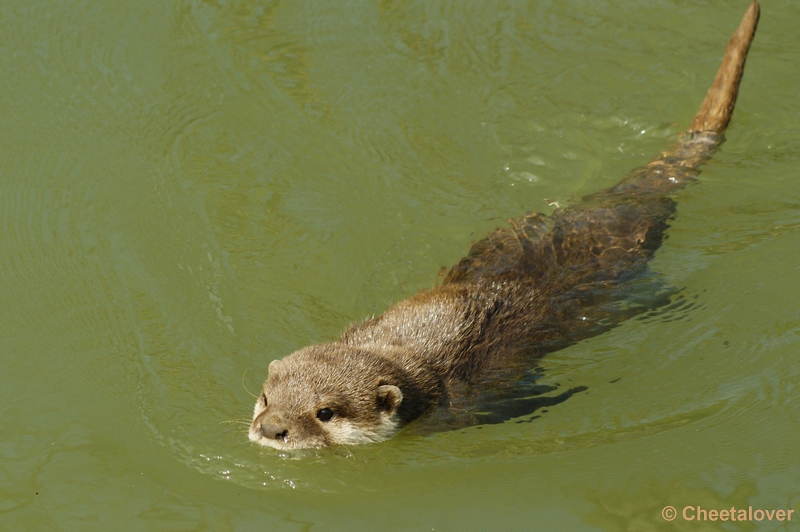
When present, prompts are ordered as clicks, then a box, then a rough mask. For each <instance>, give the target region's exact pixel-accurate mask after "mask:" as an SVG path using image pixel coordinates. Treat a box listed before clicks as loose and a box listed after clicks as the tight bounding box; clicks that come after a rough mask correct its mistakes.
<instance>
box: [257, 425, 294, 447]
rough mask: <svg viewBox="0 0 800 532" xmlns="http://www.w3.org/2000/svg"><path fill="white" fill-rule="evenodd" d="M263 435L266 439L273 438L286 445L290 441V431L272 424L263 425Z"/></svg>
mask: <svg viewBox="0 0 800 532" xmlns="http://www.w3.org/2000/svg"><path fill="white" fill-rule="evenodd" d="M261 435H262V436H263V437H265V438H273V439H275V440H280V441H282V442H283V443H286V440H288V439H289V430H288V429H284V428H282V427H279V426H278V425H273V424H272V423H262V424H261Z"/></svg>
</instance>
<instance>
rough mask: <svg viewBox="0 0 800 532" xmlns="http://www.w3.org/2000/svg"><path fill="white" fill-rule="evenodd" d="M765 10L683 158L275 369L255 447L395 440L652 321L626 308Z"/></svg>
mask: <svg viewBox="0 0 800 532" xmlns="http://www.w3.org/2000/svg"><path fill="white" fill-rule="evenodd" d="M758 16H759V7H758V4H757V3H756V2H755V1H754V2H753V3H752V4H751V6H750V7H749V9H748V11H747V13H746V14H745V16H744V19H743V20H742V23H741V24H740V26H739V28H738V29H737V30H736V32H735V33H734V34H733V36H732V37H731V40H730V42H729V43H728V48H727V50H726V53H725V58H724V59H723V63H722V66H721V67H720V69H719V72H718V73H717V77H716V79H715V81H714V83H713V85H712V86H711V88H710V89H709V91H708V94H707V95H706V99H705V101H704V102H703V105H702V106H701V108H700V111H699V112H698V114H697V116H696V117H695V120H694V121H693V123H692V125H691V126H690V128H689V130H688V131H687V133H685V134H684V136H683V137H682V139H681V142H680V144H679V145H678V146H677V147H676V148H675V149H674V150H672V151H671V152H668V153H665V154H662V155H661V156H660V157H658V158H656V159H655V160H653V161H652V162H651V163H650V164H648V165H647V166H645V167H643V168H641V169H638V170H636V171H634V172H633V173H632V174H631V176H629V177H628V178H626V179H625V180H623V181H622V182H621V183H619V184H618V185H616V186H614V187H612V188H610V189H608V190H604V191H601V192H598V193H596V194H593V195H591V196H587V197H585V198H584V199H583V201H582V202H581V203H579V204H577V205H575V206H573V207H569V208H566V209H559V210H557V211H555V212H554V213H553V214H552V215H551V216H545V215H542V214H528V215H525V216H523V217H522V218H519V219H516V220H512V221H511V222H510V225H509V227H505V228H501V229H498V230H496V231H494V232H493V233H491V234H490V235H489V236H488V237H487V238H486V239H484V240H482V241H480V242H478V243H477V244H475V245H474V246H473V247H472V249H471V250H470V252H469V254H468V255H467V256H466V257H465V258H463V259H462V260H461V261H460V262H459V263H458V264H456V265H455V266H454V267H453V268H452V269H451V270H450V271H449V272H448V274H447V276H446V277H445V279H444V281H443V283H442V285H441V286H438V287H436V288H434V289H432V290H426V291H422V292H420V293H418V294H417V295H415V296H413V297H411V298H410V299H407V300H405V301H402V302H400V303H398V304H396V305H394V306H393V307H391V308H390V309H389V310H387V311H386V312H385V313H384V314H383V315H381V316H378V317H375V318H370V319H368V320H366V321H364V322H362V323H360V324H357V325H354V326H352V327H350V328H349V329H347V330H346V331H345V332H344V333H343V334H342V335H341V337H340V339H339V340H338V341H337V342H333V343H328V344H322V345H315V346H310V347H307V348H304V349H301V350H299V351H297V352H295V353H293V354H292V355H290V356H288V357H286V358H284V359H282V360H276V361H273V362H272V363H271V364H270V366H269V377H268V379H267V381H266V382H265V383H264V387H263V391H262V394H261V396H260V397H259V399H258V401H257V402H256V405H255V409H254V413H253V422H252V424H251V426H250V432H249V437H250V439H251V440H252V441H254V442H256V443H259V444H261V445H265V446H269V447H274V448H277V449H294V448H314V447H325V446H328V445H336V444H343V445H347V444H360V443H367V442H376V441H381V440H385V439H387V438H389V437H391V436H392V435H393V434H395V433H396V432H397V431H398V430H399V429H401V428H402V427H404V426H406V425H407V424H409V423H411V422H412V421H414V420H416V419H418V418H420V417H421V416H423V415H424V414H426V413H427V412H429V411H430V410H432V409H433V408H434V407H436V406H447V405H452V404H453V403H455V402H459V401H461V400H463V397H464V394H465V390H466V389H469V388H470V387H472V386H475V385H479V384H480V383H491V385H492V386H494V387H495V389H502V387H503V384H502V383H505V386H506V387H507V391H508V392H509V393H510V394H513V391H514V383H515V382H516V380H518V379H520V378H521V377H522V376H523V375H524V374H525V372H526V370H528V369H529V368H530V366H531V364H532V362H533V361H535V360H536V359H537V358H538V357H540V356H542V355H544V354H545V353H547V352H551V351H554V350H556V349H561V348H563V347H566V346H568V345H570V344H572V343H575V342H577V341H579V340H581V339H583V338H586V337H589V336H593V335H596V334H598V333H600V332H602V331H604V330H607V329H608V328H610V327H613V326H614V325H615V324H617V323H619V322H620V321H622V320H624V319H626V318H628V317H630V316H631V315H633V314H635V313H638V312H640V311H641V310H645V309H646V308H644V309H642V308H638V309H637V308H636V307H632V308H631V307H627V308H624V309H623V308H621V305H619V303H620V302H621V301H623V300H624V299H625V297H626V296H627V295H629V294H630V281H631V280H634V279H636V278H641V277H642V275H643V274H644V273H645V272H646V265H647V261H648V260H649V259H650V258H651V257H652V256H653V254H654V252H655V251H656V249H658V247H659V246H660V245H661V242H662V239H663V234H664V231H665V229H666V228H667V223H668V220H669V218H670V217H671V216H672V215H673V213H674V211H675V202H674V201H673V199H672V198H671V197H670V193H672V192H673V191H675V190H677V189H680V188H682V187H684V186H685V185H686V184H687V183H690V182H692V181H694V180H695V178H696V176H697V174H698V173H699V167H700V166H701V165H702V164H703V163H704V162H705V161H707V160H708V159H709V158H710V156H711V155H712V154H713V152H714V151H715V150H716V148H717V147H718V146H719V145H720V144H721V142H722V132H723V131H724V130H725V128H726V126H727V124H728V121H729V120H730V117H731V114H732V112H733V106H734V103H735V100H736V95H737V92H738V87H739V82H740V80H741V76H742V72H743V68H744V62H745V57H746V54H747V50H748V48H749V45H750V42H751V41H752V38H753V36H754V33H755V28H756V24H757V22H758Z"/></svg>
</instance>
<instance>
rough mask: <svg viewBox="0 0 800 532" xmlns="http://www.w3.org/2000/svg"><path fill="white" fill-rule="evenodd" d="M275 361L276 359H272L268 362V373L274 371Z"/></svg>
mask: <svg viewBox="0 0 800 532" xmlns="http://www.w3.org/2000/svg"><path fill="white" fill-rule="evenodd" d="M276 362H277V360H273V361H272V362H270V363H269V367H268V368H267V371H268V372H269V373H273V372H274V370H275V363H276Z"/></svg>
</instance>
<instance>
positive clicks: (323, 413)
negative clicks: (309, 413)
mask: <svg viewBox="0 0 800 532" xmlns="http://www.w3.org/2000/svg"><path fill="white" fill-rule="evenodd" d="M332 417H333V410H331V409H330V408H323V409H322V410H320V411H319V412H317V419H319V420H320V421H330V420H331V418H332Z"/></svg>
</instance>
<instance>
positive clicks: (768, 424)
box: [0, 0, 800, 531]
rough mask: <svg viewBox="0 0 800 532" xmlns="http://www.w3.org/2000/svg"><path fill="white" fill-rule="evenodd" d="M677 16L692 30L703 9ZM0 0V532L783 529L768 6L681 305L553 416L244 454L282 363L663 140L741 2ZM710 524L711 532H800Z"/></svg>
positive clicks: (781, 183) (788, 431) (786, 5)
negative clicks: (703, 512)
mask: <svg viewBox="0 0 800 532" xmlns="http://www.w3.org/2000/svg"><path fill="white" fill-rule="evenodd" d="M698 4H700V3H698ZM701 4H702V5H694V3H688V2H683V1H679V0H672V1H666V0H665V1H659V2H644V1H641V2H625V3H621V4H619V5H616V4H613V3H607V2H589V1H583V2H578V1H562V2H548V1H541V2H536V1H530V2H488V1H487V2H460V3H453V2H428V1H420V2H393V1H389V0H386V1H378V2H372V3H356V2H347V3H345V2H307V3H303V2H272V3H267V2H264V3H261V4H257V5H256V4H249V3H246V2H231V1H227V0H220V1H216V2H211V1H208V2H199V1H197V2H192V1H184V2H177V1H176V2H127V3H109V2H77V1H70V2H59V3H56V2H4V3H3V5H2V7H0V412H1V413H2V430H0V529H2V530H37V531H38V530H148V531H150V530H169V531H174V530H214V531H225V530H237V531H239V530H242V531H244V530H322V531H324V530H459V531H462V530H597V529H601V530H658V529H664V530H674V529H676V528H677V529H686V530H707V529H722V524H721V523H720V522H716V523H711V522H704V523H698V522H686V521H683V520H682V518H681V517H678V519H677V520H676V521H674V522H672V523H669V522H666V521H664V519H663V518H662V517H661V510H662V508H663V507H664V506H667V505H672V506H675V507H676V508H678V509H679V511H680V510H681V509H682V508H683V507H684V506H686V505H692V506H702V507H703V508H707V509H724V508H730V507H732V506H733V507H736V508H737V509H738V508H747V507H748V506H753V508H755V509H757V508H761V509H765V510H776V509H795V510H796V511H800V461H799V460H798V452H799V450H800V437H799V436H798V435H799V434H800V365H798V364H797V359H798V357H800V304H798V301H799V300H800V283H798V278H799V276H800V266H798V263H800V175H798V170H797V169H798V157H799V156H800V147H799V146H798V142H797V140H798V138H800V98H798V97H799V96H800V93H798V88H797V87H798V86H800V66H798V57H800V38H798V37H797V35H798V34H797V21H798V20H800V8H798V4H797V3H792V2H788V1H786V2H783V1H778V0H775V1H770V0H765V1H764V2H763V3H762V6H763V14H762V19H761V24H760V28H759V33H758V35H757V37H756V41H755V43H754V46H753V49H752V50H751V53H750V56H749V57H750V58H749V62H748V67H747V72H746V75H745V79H744V82H743V85H742V89H741V93H740V98H739V103H738V107H737V111H736V114H735V116H734V120H733V122H732V123H731V126H730V128H729V130H728V134H727V136H728V142H727V143H726V144H725V145H724V147H723V150H722V151H721V152H720V153H718V155H717V156H716V157H715V159H714V161H713V162H712V163H711V164H709V165H708V166H707V167H706V168H705V170H704V172H703V174H702V176H701V183H700V184H698V185H696V186H693V187H690V188H689V189H687V190H684V191H682V192H681V193H680V194H679V196H678V200H679V212H678V217H677V219H676V220H675V222H674V223H673V225H672V228H671V229H670V232H669V239H668V240H667V241H666V243H665V245H664V246H663V248H662V249H661V250H660V251H659V252H658V254H657V257H656V259H655V260H654V261H653V265H652V266H653V269H654V270H655V271H657V272H658V273H659V274H660V276H661V278H662V279H663V280H664V281H665V282H666V283H668V284H669V285H671V286H674V287H676V288H677V289H678V290H679V293H678V295H677V296H676V298H675V304H674V305H673V306H671V307H669V308H664V309H661V310H659V311H657V312H653V313H651V314H649V315H647V316H644V317H643V318H642V319H637V320H632V321H628V322H626V323H625V324H623V325H622V326H621V327H619V328H617V329H615V330H613V331H611V332H609V333H606V334H604V335H602V336H599V337H596V338H592V339H589V340H587V341H584V342H581V343H579V344H577V345H575V346H572V347H571V348H569V349H566V350H564V351H561V352H557V353H554V354H552V355H549V356H548V357H546V358H545V359H544V360H543V361H542V364H543V367H544V370H545V375H546V376H545V377H544V379H543V381H542V382H543V383H546V384H553V385H556V384H558V385H561V386H562V387H563V386H587V387H588V390H587V391H586V392H584V393H582V394H578V395H576V396H574V397H572V398H571V399H569V400H568V401H566V402H564V403H562V404H560V405H557V406H554V407H552V408H550V409H549V411H548V412H546V413H543V414H542V415H541V417H539V418H537V419H534V420H532V421H531V420H530V418H529V417H528V418H524V419H521V420H516V421H511V422H508V423H505V424H501V425H492V426H485V427H473V428H470V429H467V430H462V431H455V432H449V433H442V434H436V435H432V436H403V435H401V436H399V437H397V438H395V439H393V440H391V441H388V442H385V443H382V444H377V445H371V446H361V447H352V448H348V449H333V450H326V451H322V452H318V453H311V454H310V455H309V456H305V457H296V456H284V455H280V454H279V453H276V452H274V451H271V450H268V449H262V448H259V447H256V446H254V445H252V444H250V443H249V442H248V441H247V438H246V421H247V420H248V419H249V416H250V414H251V412H252V404H253V401H254V400H253V398H252V397H251V396H250V395H249V394H248V392H247V391H246V389H245V388H247V389H250V390H258V388H259V386H260V384H261V382H262V380H263V379H264V378H265V376H266V367H267V364H268V362H269V361H270V360H272V359H275V358H279V357H282V356H285V355H286V354H288V353H290V352H291V351H292V350H294V349H297V348H299V347H302V346H304V345H307V344H309V343H314V342H321V341H326V340H329V339H331V338H334V337H335V336H336V335H337V334H338V332H339V331H341V330H342V329H343V328H344V327H346V326H347V325H348V324H349V323H350V322H352V321H355V320H358V319H362V318H364V317H366V316H368V315H370V314H373V313H380V312H381V311H383V310H384V309H386V308H387V307H388V306H389V305H390V304H391V303H392V302H395V301H398V300H400V299H402V298H404V297H407V296H409V295H411V294H413V293H414V292H416V291H417V290H419V289H421V288H426V287H430V286H432V285H433V283H434V282H435V278H436V273H437V271H439V269H440V268H441V267H442V266H448V265H452V264H453V263H455V262H456V261H457V260H458V259H459V258H460V257H461V256H462V255H463V254H464V253H465V252H466V251H467V249H468V247H469V245H470V243H471V242H473V241H475V240H477V239H479V238H481V237H482V236H484V235H485V234H486V233H487V232H488V231H489V230H491V229H492V228H494V227H496V226H497V225H499V224H502V223H504V220H505V219H506V218H508V217H513V216H516V215H519V214H521V213H523V212H525V211H544V212H548V211H549V210H552V208H553V205H554V204H565V203H569V202H571V201H575V199H576V198H579V197H580V196H581V195H583V194H588V193H591V192H594V191H596V190H599V189H601V188H603V187H607V186H610V185H612V184H614V183H615V182H616V181H617V180H618V179H620V178H622V177H623V176H624V175H625V174H626V173H627V172H628V171H629V170H630V169H632V168H633V167H635V166H638V165H641V164H643V163H645V162H647V160H648V159H649V158H650V157H651V156H653V155H656V154H657V153H658V152H659V151H660V150H662V149H665V148H666V147H667V146H668V145H669V143H670V142H671V141H672V140H673V139H675V137H676V135H677V134H678V132H679V131H680V130H681V128H682V127H686V126H687V125H688V124H689V122H690V121H691V118H692V116H693V114H694V112H695V110H696V109H697V107H698V106H699V103H700V101H701V100H702V97H703V95H704V93H705V89H706V87H707V86H708V84H709V83H710V82H711V79H712V78H713V75H714V72H715V70H716V68H717V65H718V63H719V60H720V58H721V54H722V50H723V48H724V45H725V43H726V42H727V39H728V36H729V35H730V33H731V32H732V30H733V28H734V27H735V26H736V24H737V23H738V21H739V19H740V17H741V15H742V13H743V12H744V9H745V7H746V2H722V1H717V2H705V3H701ZM792 523H793V524H791V525H789V526H788V528H780V527H781V526H786V523H778V522H775V521H773V522H767V521H762V522H760V523H759V522H752V523H750V522H746V523H742V522H735V523H734V522H728V523H725V528H724V529H726V530H753V529H757V528H761V529H764V530H774V529H787V530H788V529H797V527H799V526H800V525H798V523H800V517H797V516H795V517H794V519H793V520H792Z"/></svg>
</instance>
